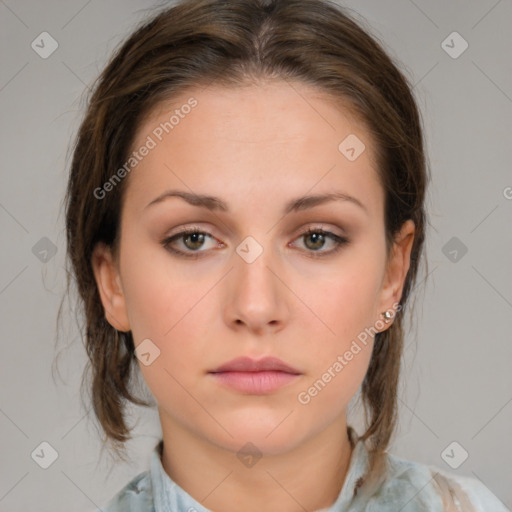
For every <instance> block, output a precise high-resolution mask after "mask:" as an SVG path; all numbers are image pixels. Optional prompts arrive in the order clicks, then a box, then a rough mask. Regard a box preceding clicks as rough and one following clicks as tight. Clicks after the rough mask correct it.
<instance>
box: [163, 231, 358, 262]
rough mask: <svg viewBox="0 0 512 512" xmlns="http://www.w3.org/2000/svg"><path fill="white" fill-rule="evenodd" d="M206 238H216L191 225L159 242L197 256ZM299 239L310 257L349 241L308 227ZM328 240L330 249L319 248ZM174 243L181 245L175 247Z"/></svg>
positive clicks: (326, 253)
mask: <svg viewBox="0 0 512 512" xmlns="http://www.w3.org/2000/svg"><path fill="white" fill-rule="evenodd" d="M208 238H210V239H212V241H213V240H216V239H215V238H214V237H213V235H211V234H210V233H208V232H206V231H201V230H200V229H198V228H194V227H192V228H187V229H184V230H182V231H180V232H179V233H176V234H174V235H172V236H170V237H167V238H166V239H164V240H163V241H162V242H161V243H162V245H163V246H164V247H165V249H167V250H168V251H170V252H172V253H174V254H177V255H178V256H183V257H185V258H199V257H201V253H204V252H207V249H208V247H206V249H204V247H205V242H206V241H207V240H208ZM300 239H302V240H303V241H304V246H305V252H308V253H309V254H308V256H309V257H312V258H319V257H323V256H328V255H331V254H334V253H335V252H337V251H339V250H340V249H341V247H342V246H343V245H346V244H348V243H349V240H348V239H347V238H345V237H343V236H339V235H336V234H335V233H332V232H331V231H326V230H324V229H322V228H309V229H308V230H307V231H305V232H303V233H302V234H301V235H300V236H299V237H298V238H297V239H296V240H300ZM178 242H180V243H178ZM328 242H330V245H331V249H330V250H321V249H323V248H324V247H325V246H326V245H327V246H329V244H328ZM176 245H178V246H181V247H178V248H177V247H176ZM215 247H223V244H222V242H219V241H216V242H213V243H212V246H211V247H210V248H215ZM201 249H202V250H201Z"/></svg>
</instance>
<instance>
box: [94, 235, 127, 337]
mask: <svg viewBox="0 0 512 512" xmlns="http://www.w3.org/2000/svg"><path fill="white" fill-rule="evenodd" d="M91 263H92V268H93V272H94V277H95V279H96V285H97V287H98V292H99V294H100V298H101V302H102V304H103V309H104V310H105V318H106V320H107V322H108V323H109V324H110V325H111V326H112V327H114V328H115V329H117V330H118V331H125V332H126V331H129V330H130V322H129V321H128V315H127V312H126V301H125V297H124V294H123V290H122V288H121V278H120V275H119V269H118V266H117V263H116V261H115V260H114V257H113V254H112V249H111V248H110V247H109V246H107V245H105V244H104V243H98V244H97V245H96V247H95V248H94V250H93V254H92V259H91Z"/></svg>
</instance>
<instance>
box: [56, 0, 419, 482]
mask: <svg viewBox="0 0 512 512" xmlns="http://www.w3.org/2000/svg"><path fill="white" fill-rule="evenodd" d="M259 79H281V80H291V81H296V82H301V83H305V84H308V85H312V86H315V87H316V88H317V89H319V90H321V91H323V92H325V93H327V94H329V95H330V97H332V98H333V101H337V100H339V101H343V102H344V104H345V105H348V106H349V107H350V109H351V111H352V112H353V113H354V114H355V115H356V116H357V117H358V118H359V119H360V120H362V121H363V122H364V123H365V125H366V126H367V128H368V130H369V132H370V134H371V136H372V140H373V142H374V145H375V148H374V149H375V151H376V155H377V164H378V165H377V167H378V172H379V174H380V179H381V183H382V186H383V188H384V191H385V228H386V240H387V242H388V249H389V248H390V247H391V245H392V241H393V237H394V235H395V234H396V233H397V232H398V230H399V229H400V227H401V226H402V224H403V223H404V222H405V221H406V220H408V219H412V220H413V221H414V224H415V228H416V232H415V238H414V242H413V247H412V252H411V264H410V268H409V271H408V274H407V277H406V280H405V285H404V288H403V294H402V298H401V302H400V306H401V307H400V308H398V311H397V312H396V316H395V318H394V322H393V323H392V325H391V326H390V327H389V329H388V330H386V331H384V332H379V333H377V335H376V338H375V344H374V349H373V354H372V358H371V361H370V365H369V368H368V372H367V374H366V376H365V379H364V382H363V385H362V389H361V396H362V400H363V403H364V407H365V415H366V431H365V432H364V434H363V435H362V436H361V439H362V440H364V442H365V443H366V444H367V447H368V449H369V453H370V471H369V472H368V475H369V476H370V477H371V478H369V479H367V482H368V480H371V479H373V478H374V477H375V476H377V475H380V474H382V473H383V471H381V470H382V469H383V468H384V466H383V461H384V460H385V457H384V451H385V450H386V448H387V446H388V444H389V442H390V439H391V436H392V434H393V431H394V427H395V423H396V415H397V386H398V378H399V371H400V359H401V355H402V347H403V330H402V324H403V317H404V311H405V305H406V302H407V299H408V297H409V295H410V292H411V288H412V285H413V283H414V282H415V279H416V275H417V271H418V264H419V261H420V256H421V254H422V248H423V242H424V234H425V211H424V196H425V188H426V184H427V181H428V179H427V178H428V174H427V168H426V163H425V155H424V149H423V148H424V142H423V135H422V128H421V121H420V116H419V112H418V109H417V106H416V104H415V101H414V98H413V95H412V88H411V87H410V85H409V83H408V80H407V79H406V78H405V77H404V75H403V73H402V72H401V71H400V70H399V69H398V68H397V66H396V65H395V64H394V63H393V62H392V60H391V58H390V57H389V56H388V55H387V54H386V52H385V51H384V50H383V48H382V46H381V45H380V44H379V43H378V42H377V41H376V40H375V39H374V38H373V37H371V36H370V35H369V34H368V33H367V32H366V31H365V30H363V29H362V28H361V27H360V26H359V25H358V24H357V23H356V22H355V21H354V20H353V19H352V18H351V17H350V16H348V15H347V14H346V13H345V12H344V10H342V9H341V8H340V7H339V6H338V5H336V4H335V3H333V2H330V1H328V0H184V1H181V2H179V3H177V4H175V5H173V6H172V7H171V8H169V7H167V8H166V9H165V10H163V11H161V12H158V13H157V14H155V15H154V16H153V17H152V18H151V19H149V20H147V21H145V22H144V23H142V25H141V26H140V27H139V28H138V29H137V30H136V31H134V32H133V33H132V34H131V35H130V37H129V38H128V39H127V40H126V41H125V42H124V43H123V44H122V45H121V46H120V48H118V49H117V51H116V52H115V54H114V55H113V57H112V59H111V60H110V62H109V63H108V65H107V66H106V67H105V69H104V71H103V72H102V73H101V75H100V76H99V77H98V79H97V81H96V82H95V84H94V87H93V90H92V93H91V96H90V98H89V100H88V106H87V111H86V114H85V118H84V119H83V121H82V124H81V126H80V128H79V131H78V134H77V138H76V143H75V146H74V149H73V158H72V164H71V169H70V176H69V184H68V189H67V195H66V230H67V243H68V258H69V263H70V264H71V272H72V273H73V275H74V278H75V280H76V284H77V287H78V293H79V296H80V298H79V300H80V301H81V307H82V310H83V311H84V313H85V319H84V320H85V329H84V331H85V332H84V335H85V345H86V350H87V354H88V357H89V359H90V361H89V367H90V370H91V373H92V385H91V388H90V389H91V393H92V396H91V398H92V404H93V408H94V412H95V415H96V417H97V419H98V420H99V423H100V424H101V427H102V428H103V430H104V433H105V435H106V438H105V440H106V441H109V442H110V443H111V444H112V447H113V448H114V451H116V453H118V454H119V453H120V452H121V451H122V449H124V442H125V441H127V440H128V439H130V429H129V428H128V427H127V424H126V421H125V407H126V405H127V401H130V402H132V403H134V404H139V405H149V404H148V403H147V402H145V401H144V400H142V399H140V398H137V397H136V396H135V395H134V394H133V390H132V389H131V384H132V377H133V372H134V371H135V368H136V367H137V364H136V359H135V356H134V343H133V339H132V335H131V332H118V331H116V330H115V329H114V328H113V327H112V326H111V325H110V324H109V323H108V322H107V321H106V319H105V312H104V309H103V306H102V303H101V301H100V297H99V294H98V290H97V287H96V283H95V279H94V275H93V270H92V265H91V255H92V252H93V249H94V247H95V245H96V244H97V243H98V242H104V243H106V244H108V245H110V246H112V247H114V248H115V246H116V242H117V240H118V226H119V219H120V213H121V206H122V197H123V190H124V189H125V187H126V179H125V180H123V181H122V182H121V183H119V184H118V185H117V186H115V187H113V190H112V191H110V192H109V194H108V196H107V197H106V198H105V199H102V200H98V199H97V198H96V196H95V193H94V191H95V190H97V189H98V188H100V187H102V185H103V184H104V183H105V182H107V181H108V180H109V179H110V178H111V176H112V174H113V171H115V170H116V169H118V168H119V167H121V166H122V165H123V162H125V161H126V159H127V156H128V155H129V152H130V145H131V144H132V143H133V139H134V135H135V133H136V130H137V127H138V126H140V123H141V120H142V119H143V118H144V116H146V115H148V113H150V112H151V110H152V109H154V107H155V106H156V105H157V104H158V103H159V102H161V101H163V100H168V99H170V98H172V97H173V96H175V95H177V94H179V93H182V92H183V91H184V90H185V89H187V88H190V87H192V86H197V85H200V84H207V83H209V82H215V83H216V84H219V85H223V86H226V87H228V86H234V87H236V86H241V85H244V84H248V83H253V82H255V81H257V80H259ZM340 142H341V141H340ZM134 367H135V368H134ZM367 482H366V483H367Z"/></svg>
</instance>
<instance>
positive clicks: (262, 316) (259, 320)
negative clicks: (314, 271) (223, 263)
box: [224, 247, 290, 334]
mask: <svg viewBox="0 0 512 512" xmlns="http://www.w3.org/2000/svg"><path fill="white" fill-rule="evenodd" d="M253 249H254V247H251V250H253ZM240 254H242V256H240ZM240 254H239V253H235V254H234V255H233V264H234V268H233V270H232V271H231V272H230V273H229V276H228V286H227V287H226V289H227V291H226V296H225V307H224V316H225V322H226V324H227V325H228V326H229V327H230V328H231V329H236V330H241V329H246V330H249V331H251V332H252V333H255V334H265V333H271V332H277V331H279V330H281V329H283V328H284V326H285V325H286V323H287V322H288V318H289V314H290V311H289V302H288V301H289V299H290V297H289V294H290V291H289V290H288V288H287V287H286V285H285V284H284V283H285V282H286V279H285V277H284V275H283V270H282V268H281V267H280V265H279V258H278V257H276V256H275V255H274V254H273V252H272V249H271V248H270V247H263V252H261V254H259V256H257V257H256V259H254V261H251V258H245V259H244V257H243V256H244V254H243V251H240Z"/></svg>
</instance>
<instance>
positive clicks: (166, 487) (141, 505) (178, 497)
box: [97, 441, 509, 512]
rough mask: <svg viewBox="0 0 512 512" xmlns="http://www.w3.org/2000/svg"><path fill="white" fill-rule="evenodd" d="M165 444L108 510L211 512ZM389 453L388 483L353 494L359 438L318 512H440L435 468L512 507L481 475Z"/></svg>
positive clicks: (482, 510)
mask: <svg viewBox="0 0 512 512" xmlns="http://www.w3.org/2000/svg"><path fill="white" fill-rule="evenodd" d="M162 447H163V442H162V441H160V442H159V443H158V444H157V445H156V446H155V448H154V450H153V452H152V454H151V464H150V469H149V470H148V471H145V472H143V473H140V474H139V475H137V476H136V477H134V478H133V480H131V481H130V482H129V483H128V484H127V485H126V486H125V487H124V488H123V489H121V490H120V491H119V492H118V493H117V494H116V495H115V496H114V497H113V498H112V499H111V500H110V502H109V503H108V504H107V505H106V507H104V508H102V509H101V510H102V511H103V512H211V511H210V510H209V509H207V508H205V507H203V506H202V505H201V504H200V503H199V502H198V501H196V500H195V499H194V498H192V496H190V495H189V494H188V493H187V492H185V491H184V490H183V489H182V488H181V487H180V486H179V485H177V484H176V483H175V482H174V481H173V480H172V479H171V478H170V477H169V475H168V474H167V473H166V472H165V470H164V469H163V466H162V462H161V458H160V457H161V450H162ZM387 458H388V461H389V463H390V465H389V467H390V470H389V473H388V477H387V478H386V480H385V481H384V483H383V484H382V485H381V486H380V487H379V488H378V489H377V491H376V492H375V493H374V494H373V495H372V496H370V497H369V498H364V499H361V496H360V497H359V498H353V490H354V486H355V485H356V482H357V480H358V478H359V477H360V476H362V475H363V474H364V473H365V469H366V467H367V463H368V451H367V449H366V446H365V444H364V443H363V442H362V441H358V442H357V443H356V444H355V446H354V450H353V452H352V457H351V459H350V464H349V469H348V472H347V475H346V477H345V481H344V483H343V487H342V489H341V491H340V493H339V495H338V498H337V499H336V501H335V502H334V503H333V504H332V505H331V506H330V507H328V508H325V509H322V510H319V511H316V512H349V511H350V512H397V511H400V512H426V511H428V512H441V511H443V510H444V509H443V505H442V500H441V497H440V494H439V492H438V490H437V484H436V483H435V480H434V479H433V474H435V473H440V474H441V475H444V476H445V477H447V478H448V480H449V481H450V482H456V483H457V484H458V485H459V486H460V487H461V488H462V490H463V491H465V493H466V494H467V497H468V498H469V501H470V503H471V504H472V506H473V507H474V510H475V511H476V512H509V511H508V509H507V508H506V507H505V505H504V504H503V503H502V502H501V501H500V500H499V499H498V498H497V497H496V496H495V495H494V494H492V493H491V491H490V490H489V489H488V488H487V487H486V486H485V485H484V484H483V483H482V482H480V481H479V480H477V479H474V478H470V477H462V476H459V475H454V474H451V473H447V472H444V471H442V470H440V469H438V468H435V467H432V466H427V465H424V464H420V463H417V462H411V461H407V460H404V459H401V458H399V457H396V456H394V455H390V454H387ZM453 510H457V509H453ZM459 510H460V511H461V512H466V511H467V508H465V507H464V506H462V507H461V508H460V509H459ZM97 512H99V511H97ZM262 512H267V511H262Z"/></svg>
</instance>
